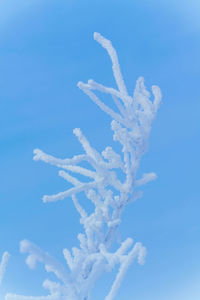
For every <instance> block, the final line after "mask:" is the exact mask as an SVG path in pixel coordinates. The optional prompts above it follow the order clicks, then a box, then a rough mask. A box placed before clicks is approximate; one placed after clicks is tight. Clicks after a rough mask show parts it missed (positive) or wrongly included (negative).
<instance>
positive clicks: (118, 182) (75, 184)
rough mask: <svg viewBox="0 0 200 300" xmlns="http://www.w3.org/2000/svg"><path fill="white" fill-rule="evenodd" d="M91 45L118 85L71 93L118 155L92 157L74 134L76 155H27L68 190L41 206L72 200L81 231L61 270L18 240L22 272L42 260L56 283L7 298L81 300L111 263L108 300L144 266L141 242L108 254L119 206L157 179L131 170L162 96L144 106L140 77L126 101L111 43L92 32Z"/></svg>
mask: <svg viewBox="0 0 200 300" xmlns="http://www.w3.org/2000/svg"><path fill="white" fill-rule="evenodd" d="M94 39H95V40H96V41H97V42H98V43H99V44H100V45H101V46H102V47H103V48H105V49H106V51H107V52H108V54H109V56H110V58H111V62H112V69H113V75H114V79H115V82H116V86H117V87H116V88H112V87H106V86H104V85H102V84H99V83H97V82H95V81H94V80H89V81H88V82H87V83H83V82H79V83H78V87H79V88H80V89H81V90H82V91H83V92H84V93H85V94H87V95H88V96H89V97H90V98H91V100H92V101H93V102H94V103H95V104H97V105H98V106H99V107H100V108H101V109H102V110H103V111H104V112H105V113H107V114H108V115H109V116H110V117H111V119H112V121H111V129H112V131H113V140H114V141H115V142H118V143H120V144H121V152H120V153H117V152H116V151H114V149H113V148H112V147H106V148H105V149H104V150H103V151H102V152H101V153H100V152H98V151H97V150H96V149H95V148H93V147H92V145H91V144H90V142H89V141H88V140H87V138H86V137H85V136H84V134H83V133H82V132H81V130H80V129H79V128H76V129H74V134H75V136H76V137H77V139H78V140H79V142H80V143H81V145H82V148H83V153H82V154H80V155H75V156H73V157H72V158H66V159H59V158H56V157H53V156H51V155H49V154H46V153H44V152H43V151H41V150H39V149H36V150H34V160H37V161H38V160H41V161H44V162H47V163H50V164H52V165H54V166H56V167H58V168H61V169H62V170H60V171H59V175H60V176H61V177H62V178H63V179H64V180H66V181H67V182H68V184H70V185H71V187H70V188H67V189H66V190H65V191H62V192H60V193H58V194H56V195H51V196H44V197H43V201H44V202H52V201H58V200H63V199H65V198H68V197H71V198H72V200H73V203H74V205H75V208H76V209H77V211H78V213H79V215H80V223H81V224H82V225H83V229H84V232H83V233H79V234H78V240H79V243H80V244H79V247H74V248H72V250H71V251H70V250H68V249H64V251H63V255H64V258H65V260H66V263H67V265H68V271H67V270H65V267H64V266H61V265H60V264H59V263H58V262H56V261H55V260H54V259H53V258H51V257H50V256H49V255H48V254H46V253H44V252H43V251H42V250H41V249H39V248H38V247H36V246H35V245H33V244H31V243H30V242H28V241H23V242H22V243H21V250H22V251H23V252H28V253H29V254H28V258H27V264H28V265H29V267H34V266H35V263H36V261H40V262H43V263H44V265H45V268H46V270H47V271H48V272H53V273H54V274H55V276H56V277H57V281H56V282H50V281H48V280H47V281H45V282H44V286H45V287H46V288H47V289H48V290H49V291H50V294H49V296H45V297H43V296H42V297H22V296H17V295H7V298H6V300H19V299H20V300H21V299H22V300H43V299H44V300H46V299H51V300H52V299H56V300H57V299H59V300H61V299H63V300H64V299H69V300H88V299H89V297H90V293H91V290H92V288H93V286H94V284H95V282H96V280H97V279H98V278H99V277H100V276H101V275H102V274H103V273H104V272H108V271H112V269H113V268H114V267H115V265H119V271H118V273H117V275H116V279H115V280H114V283H113V285H112V287H111V290H110V292H109V293H108V295H107V297H106V300H112V299H114V297H115V295H116V293H117V291H118V289H119V287H120V284H121V282H122V280H123V278H124V276H125V274H126V272H127V269H128V268H129V266H130V265H131V264H132V262H133V260H134V259H135V258H138V263H140V264H143V263H144V259H145V255H146V249H145V248H144V247H143V246H142V244H141V243H135V244H134V243H133V240H132V239H130V238H128V239H127V240H126V241H124V242H123V243H122V244H121V245H120V246H119V248H118V249H116V250H115V251H114V252H113V247H112V246H113V242H114V241H115V240H116V236H117V231H118V228H119V226H120V223H121V215H122V212H123V210H124V208H125V207H126V206H127V205H128V204H129V203H131V202H133V201H135V200H137V199H138V198H140V197H141V195H142V192H141V191H140V190H138V188H139V187H140V186H142V185H144V184H146V183H147V182H149V181H152V180H154V179H156V175H155V174H154V173H148V174H147V173H145V174H143V176H142V177H141V178H137V170H138V168H139V164H140V159H141V157H142V155H143V154H144V153H145V151H146V150H147V146H148V138H149V133H150V130H151V125H152V122H153V120H154V118H155V116H156V112H157V110H158V107H159V105H160V102H161V92H160V89H159V87H157V86H153V87H152V93H153V96H154V99H153V101H151V100H150V93H149V92H148V91H147V90H146V88H145V85H144V79H143V78H142V77H140V78H139V79H138V80H137V82H136V87H135V90H134V93H133V96H130V95H129V94H128V91H127V88H126V86H125V83H124V80H123V77H122V74H121V71H120V66H119V62H118V57H117V53H116V51H115V49H114V48H113V46H112V44H111V42H110V41H109V40H107V39H105V38H104V37H103V36H101V35H100V34H99V33H95V34H94ZM96 91H98V92H101V93H102V94H108V95H110V96H111V98H112V99H113V102H114V105H115V106H114V107H115V108H111V107H109V106H108V105H107V104H106V103H104V101H103V100H102V99H100V98H99V97H98V96H97V95H96V94H95V92H96ZM86 166H87V167H86ZM121 173H123V176H121V175H120V174H121ZM80 175H81V176H80ZM80 178H81V179H80ZM83 178H84V179H83ZM80 193H83V194H84V195H85V198H86V199H88V200H89V201H91V202H92V204H93V207H94V210H93V211H92V212H91V213H88V212H87V211H86V210H85V208H84V207H83V206H82V205H81V204H80V202H79V200H78V197H79V194H80ZM129 249H130V250H129Z"/></svg>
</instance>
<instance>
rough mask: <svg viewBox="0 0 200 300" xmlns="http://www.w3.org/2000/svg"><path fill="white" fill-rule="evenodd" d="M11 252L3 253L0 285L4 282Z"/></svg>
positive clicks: (0, 267) (0, 264) (0, 265)
mask: <svg viewBox="0 0 200 300" xmlns="http://www.w3.org/2000/svg"><path fill="white" fill-rule="evenodd" d="M9 257H10V254H9V253H8V252H4V253H3V255H2V259H1V263H0V286H1V283H2V279H3V277H4V273H5V270H6V266H7V263H8V260H9Z"/></svg>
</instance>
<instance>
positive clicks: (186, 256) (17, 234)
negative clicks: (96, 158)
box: [0, 0, 200, 300]
mask: <svg viewBox="0 0 200 300" xmlns="http://www.w3.org/2000/svg"><path fill="white" fill-rule="evenodd" d="M199 12H200V3H199V1H198V0H190V1H186V0H182V1H180V0H179V1H178V0H163V1H160V0H152V1H147V0H144V1H139V0H135V1H134V0H132V1H131V0H123V1H122V0H121V1H119V0H115V1H114V0H110V1H106V0H101V1H91V0H85V1H77V0H48V1H47V0H42V1H41V0H40V1H39V0H29V1H25V0H18V1H15V0H4V1H1V3H0V37H1V38H0V44H1V46H0V153H1V155H0V178H1V184H0V203H1V205H0V207H1V209H0V251H1V252H3V251H4V250H7V251H9V252H10V254H11V255H12V257H11V259H10V261H9V265H8V269H7V272H6V276H5V278H4V281H3V284H2V288H1V292H0V295H1V296H2V295H4V294H5V292H6V291H7V292H14V293H20V294H25V295H40V294H42V293H43V294H45V291H44V290H43V289H42V287H41V283H42V281H43V279H44V278H46V277H45V276H46V274H45V272H44V271H43V266H40V265H38V268H37V269H36V270H34V271H30V270H29V269H28V267H27V266H26V265H25V262H24V259H25V257H24V255H21V254H20V253H19V242H20V240H22V239H24V238H27V239H29V240H31V241H33V242H34V243H36V244H38V245H39V246H41V247H42V248H43V249H44V250H46V251H48V252H49V253H50V254H52V255H55V256H56V257H57V258H58V259H60V260H61V261H62V260H63V258H62V249H63V248H64V247H68V248H71V247H72V246H74V245H76V244H77V240H76V236H77V233H78V232H79V231H80V230H81V227H80V224H79V220H78V215H77V213H76V211H75V209H74V207H73V204H72V201H71V200H70V199H66V200H65V201H63V202H58V203H51V204H43V203H42V200H41V198H42V196H43V195H44V194H54V193H57V192H59V191H62V190H64V189H65V182H64V181H63V180H62V179H61V178H59V177H58V176H57V171H58V170H57V169H56V168H54V167H51V166H49V165H45V164H44V163H40V162H34V161H33V160H32V157H33V154H32V151H33V149H34V148H40V149H42V150H44V151H45V152H47V153H50V154H53V155H56V156H58V157H71V156H72V155H74V154H79V153H80V152H81V151H82V149H81V147H80V145H79V143H78V141H77V140H76V138H75V137H74V135H73V133H72V130H73V128H75V127H80V128H81V129H82V131H83V132H84V134H85V135H86V136H87V137H88V139H89V140H90V141H91V142H92V144H93V145H94V146H95V147H96V148H97V149H99V150H102V149H104V148H105V146H107V145H112V135H111V132H110V129H109V126H110V125H109V124H110V119H109V117H108V116H106V115H105V114H104V113H103V112H101V111H100V110H99V109H98V107H96V106H95V105H94V104H93V103H92V102H91V101H90V99H89V98H87V97H86V96H85V95H84V94H83V93H82V92H81V91H80V90H79V89H78V88H77V86H76V85H77V82H78V81H79V80H81V81H84V82H85V81H87V80H88V79H90V78H93V79H95V80H96V81H98V82H101V83H102V84H106V85H113V84H114V80H113V77H112V72H111V64H110V61H109V58H108V56H107V54H106V52H105V50H104V49H102V48H101V47H100V46H99V45H98V44H97V43H96V42H95V41H94V40H93V32H94V31H97V32H100V33H101V34H102V35H104V36H105V37H107V38H109V39H111V40H112V42H113V45H114V46H115V48H116V49H117V52H118V55H119V60H120V64H121V69H122V72H123V75H124V80H125V82H126V84H127V87H128V90H129V92H130V93H132V91H133V88H134V85H135V81H136V79H137V78H138V77H139V76H143V77H144V78H145V82H146V85H147V87H148V88H150V87H151V85H153V84H157V85H159V86H160V88H161V90H162V93H163V102H162V105H161V108H160V110H159V112H158V117H157V119H156V121H155V122H154V125H153V129H152V133H151V138H150V144H149V151H148V153H147V154H146V155H145V156H144V158H143V161H142V163H141V169H140V172H141V173H142V172H152V171H153V172H156V173H157V175H158V179H157V181H155V182H152V183H149V184H148V185H147V186H146V187H145V188H144V196H143V198H142V199H140V200H138V201H137V202H135V203H134V204H132V206H130V207H129V208H128V209H127V210H126V211H125V212H124V215H123V222H122V226H121V237H122V239H125V238H126V237H128V236H130V237H133V238H134V239H135V241H141V242H142V243H143V244H144V245H145V246H146V247H147V250H148V256H147V261H146V264H145V265H144V266H143V267H141V266H138V265H137V264H136V263H135V264H133V265H132V267H131V268H130V270H129V272H128V274H127V276H126V278H125V281H124V283H123V285H122V287H121V289H120V291H119V295H118V296H117V297H116V300H122V299H123V300H124V299H126V300H132V299H137V300H147V299H148V300H179V299H181V300H199V299H200V288H199V286H200V285H199V282H200V259H199V253H200V221H199V210H200V204H199V146H200V143H199V133H200V123H199V111H200V90H199V79H200V71H199V70H200V55H199V53H200V20H199ZM111 279H112V276H108V275H106V276H105V278H104V279H103V280H102V281H101V282H100V283H99V284H98V285H97V287H96V288H95V290H94V295H95V296H94V297H93V298H94V299H95V300H100V299H103V297H104V296H105V293H106V289H108V288H109V285H110V284H111Z"/></svg>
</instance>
